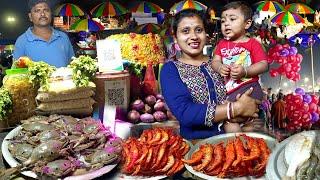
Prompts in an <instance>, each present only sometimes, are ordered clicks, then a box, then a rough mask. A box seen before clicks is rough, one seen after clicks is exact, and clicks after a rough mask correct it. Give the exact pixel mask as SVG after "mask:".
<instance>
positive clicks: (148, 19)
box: [135, 17, 158, 25]
mask: <svg viewBox="0 0 320 180" xmlns="http://www.w3.org/2000/svg"><path fill="white" fill-rule="evenodd" d="M135 20H136V22H137V23H138V25H140V24H146V23H154V24H158V20H157V18H156V17H143V18H141V17H139V18H138V17H136V18H135Z"/></svg>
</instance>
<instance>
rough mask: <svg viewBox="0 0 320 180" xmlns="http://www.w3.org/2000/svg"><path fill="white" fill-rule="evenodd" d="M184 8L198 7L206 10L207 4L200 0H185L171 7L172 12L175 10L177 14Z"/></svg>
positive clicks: (200, 9) (197, 8)
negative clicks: (199, 0)
mask: <svg viewBox="0 0 320 180" xmlns="http://www.w3.org/2000/svg"><path fill="white" fill-rule="evenodd" d="M183 9H196V10H199V11H205V10H206V9H207V6H206V5H204V4H202V3H200V2H198V1H193V0H184V1H180V2H178V3H176V4H174V5H173V6H172V7H171V8H170V12H173V13H174V14H176V13H178V12H179V11H181V10H183Z"/></svg>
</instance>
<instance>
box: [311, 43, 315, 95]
mask: <svg viewBox="0 0 320 180" xmlns="http://www.w3.org/2000/svg"><path fill="white" fill-rule="evenodd" d="M312 46H313V43H312V42H311V44H310V53H311V76H312V91H313V93H315V89H314V68H313V47H312Z"/></svg>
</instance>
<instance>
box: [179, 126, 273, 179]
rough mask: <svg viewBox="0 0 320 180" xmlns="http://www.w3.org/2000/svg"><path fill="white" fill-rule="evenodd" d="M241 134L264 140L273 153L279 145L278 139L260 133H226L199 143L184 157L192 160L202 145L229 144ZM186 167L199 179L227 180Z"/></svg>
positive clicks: (248, 177)
mask: <svg viewBox="0 0 320 180" xmlns="http://www.w3.org/2000/svg"><path fill="white" fill-rule="evenodd" d="M240 134H245V135H247V136H251V137H256V138H263V139H264V140H265V141H266V143H267V145H268V147H269V148H270V149H271V150H272V151H273V149H274V148H275V146H276V145H277V141H276V139H274V138H272V137H270V136H268V135H265V134H260V133H255V132H246V133H226V134H220V135H217V136H213V137H210V138H207V139H204V140H201V141H199V142H198V143H196V144H195V145H194V146H193V147H192V148H191V149H190V151H189V152H188V154H186V156H185V157H184V158H185V159H190V158H191V155H192V153H193V152H195V151H196V150H198V149H199V147H200V145H202V144H206V143H209V144H217V143H219V142H221V141H223V142H224V143H225V144H226V143H227V140H228V139H233V138H234V137H235V136H237V135H240ZM185 167H186V168H187V170H188V171H189V172H190V173H192V174H193V175H195V176H197V177H199V178H202V179H214V180H226V178H224V179H221V178H218V177H216V176H209V175H207V174H204V173H201V172H198V171H195V170H193V168H192V166H189V165H187V164H185ZM233 179H237V180H251V179H265V177H260V178H254V177H250V176H247V177H240V178H233Z"/></svg>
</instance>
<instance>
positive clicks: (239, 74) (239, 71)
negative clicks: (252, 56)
mask: <svg viewBox="0 0 320 180" xmlns="http://www.w3.org/2000/svg"><path fill="white" fill-rule="evenodd" d="M268 67H269V65H268V62H267V61H266V60H262V61H259V62H257V63H255V64H252V65H251V66H249V67H246V68H245V67H243V66H242V65H239V64H233V66H232V68H231V78H232V79H235V80H236V79H241V78H250V77H253V76H257V75H259V74H262V73H264V72H266V71H267V70H268Z"/></svg>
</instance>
